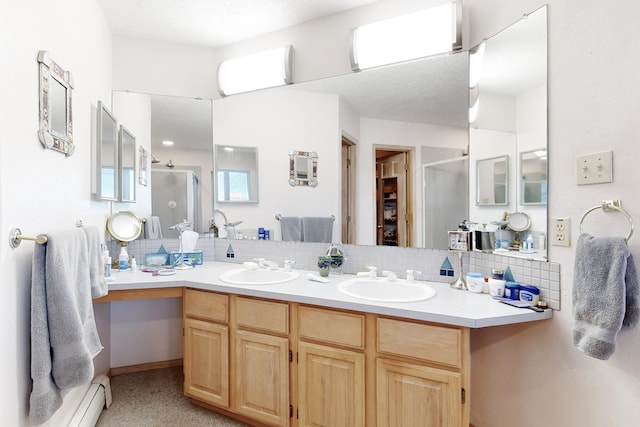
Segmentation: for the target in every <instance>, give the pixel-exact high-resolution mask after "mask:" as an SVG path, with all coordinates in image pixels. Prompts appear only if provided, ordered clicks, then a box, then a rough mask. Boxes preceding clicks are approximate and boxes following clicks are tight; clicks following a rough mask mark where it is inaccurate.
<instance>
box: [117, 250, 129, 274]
mask: <svg viewBox="0 0 640 427" xmlns="http://www.w3.org/2000/svg"><path fill="white" fill-rule="evenodd" d="M128 269H129V254H128V253H127V247H126V246H122V247H121V248H120V256H119V257H118V270H120V271H125V270H128Z"/></svg>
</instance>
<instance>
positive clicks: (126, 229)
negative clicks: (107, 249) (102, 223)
mask: <svg viewBox="0 0 640 427" xmlns="http://www.w3.org/2000/svg"><path fill="white" fill-rule="evenodd" d="M107 231H108V232H109V234H110V235H111V236H112V237H113V238H114V239H116V240H117V241H118V243H119V244H120V246H127V243H129V242H131V241H133V240H135V239H137V238H138V237H139V236H140V234H141V233H142V220H141V219H140V218H139V217H138V216H137V215H136V214H135V213H133V212H131V211H120V212H116V213H114V214H112V215H110V216H109V218H107Z"/></svg>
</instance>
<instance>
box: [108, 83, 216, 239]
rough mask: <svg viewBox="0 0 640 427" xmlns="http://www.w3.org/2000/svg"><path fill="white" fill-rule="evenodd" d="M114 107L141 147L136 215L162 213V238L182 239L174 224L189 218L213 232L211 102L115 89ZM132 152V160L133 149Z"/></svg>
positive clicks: (160, 217) (204, 229)
mask: <svg viewBox="0 0 640 427" xmlns="http://www.w3.org/2000/svg"><path fill="white" fill-rule="evenodd" d="M113 111H114V113H115V114H116V115H117V117H118V120H119V121H120V122H121V123H122V124H123V125H124V126H126V128H127V130H129V131H130V133H131V134H132V135H135V145H137V146H138V147H140V150H142V151H140V153H139V156H140V159H139V164H140V177H139V182H140V186H139V187H138V190H139V191H138V195H137V197H136V199H137V200H136V202H137V206H136V213H138V214H139V215H140V216H142V217H148V216H157V217H159V219H160V227H161V229H162V235H163V237H177V232H175V231H171V230H169V227H170V226H172V225H174V224H176V223H178V222H181V221H183V220H184V219H186V220H188V221H191V222H193V223H194V230H195V231H198V232H201V233H205V232H208V231H209V220H210V219H211V217H212V212H213V193H214V191H213V186H212V182H213V179H212V173H213V139H212V131H211V100H207V99H194V98H182V97H174V96H164V95H152V94H143V93H133V92H127V91H114V92H113ZM131 148H133V149H135V146H132V147H131ZM127 153H128V154H127V158H128V159H130V160H132V161H133V159H134V158H135V157H134V156H133V152H128V151H127ZM147 157H148V158H150V159H151V162H150V166H151V167H150V169H147ZM132 165H135V163H132ZM124 170H127V169H124ZM133 176H135V175H131V177H132V179H133ZM123 185H125V183H123Z"/></svg>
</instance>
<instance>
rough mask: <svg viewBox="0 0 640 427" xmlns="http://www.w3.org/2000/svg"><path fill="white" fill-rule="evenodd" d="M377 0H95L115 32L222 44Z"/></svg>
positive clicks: (198, 43)
mask: <svg viewBox="0 0 640 427" xmlns="http://www.w3.org/2000/svg"><path fill="white" fill-rule="evenodd" d="M375 1H376V0H98V3H99V4H100V7H101V9H102V12H103V14H104V16H105V18H106V20H107V24H108V25H109V27H110V28H111V31H112V32H113V34H119V35H125V36H130V37H136V38H143V39H147V40H157V41H165V42H174V43H183V44H189V45H196V46H206V47H211V48H215V47H220V46H224V45H228V44H231V43H235V42H238V41H241V40H245V39H249V38H252V37H256V36H260V35H263V34H266V33H270V32H272V31H277V30H281V29H283V28H287V27H291V26H293V25H297V24H301V23H303V22H307V21H311V20H315V19H319V18H322V17H324V16H328V15H333V14H335V13H339V12H342V11H345V10H348V9H353V8H356V7H360V6H363V5H366V4H369V3H375Z"/></svg>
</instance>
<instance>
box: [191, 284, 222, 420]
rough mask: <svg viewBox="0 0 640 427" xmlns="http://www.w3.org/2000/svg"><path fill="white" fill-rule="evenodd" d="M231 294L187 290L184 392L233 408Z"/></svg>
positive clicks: (211, 402)
mask: <svg viewBox="0 0 640 427" xmlns="http://www.w3.org/2000/svg"><path fill="white" fill-rule="evenodd" d="M228 304H229V297H228V296H227V295H223V294H217V293H211V292H200V291H196V290H192V289H185V291H184V297H183V313H184V319H183V327H184V361H183V363H184V393H185V394H186V395H187V396H191V397H193V398H195V399H198V400H201V401H203V402H206V403H210V404H212V405H216V406H220V407H222V408H228V407H229V326H228Z"/></svg>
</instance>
